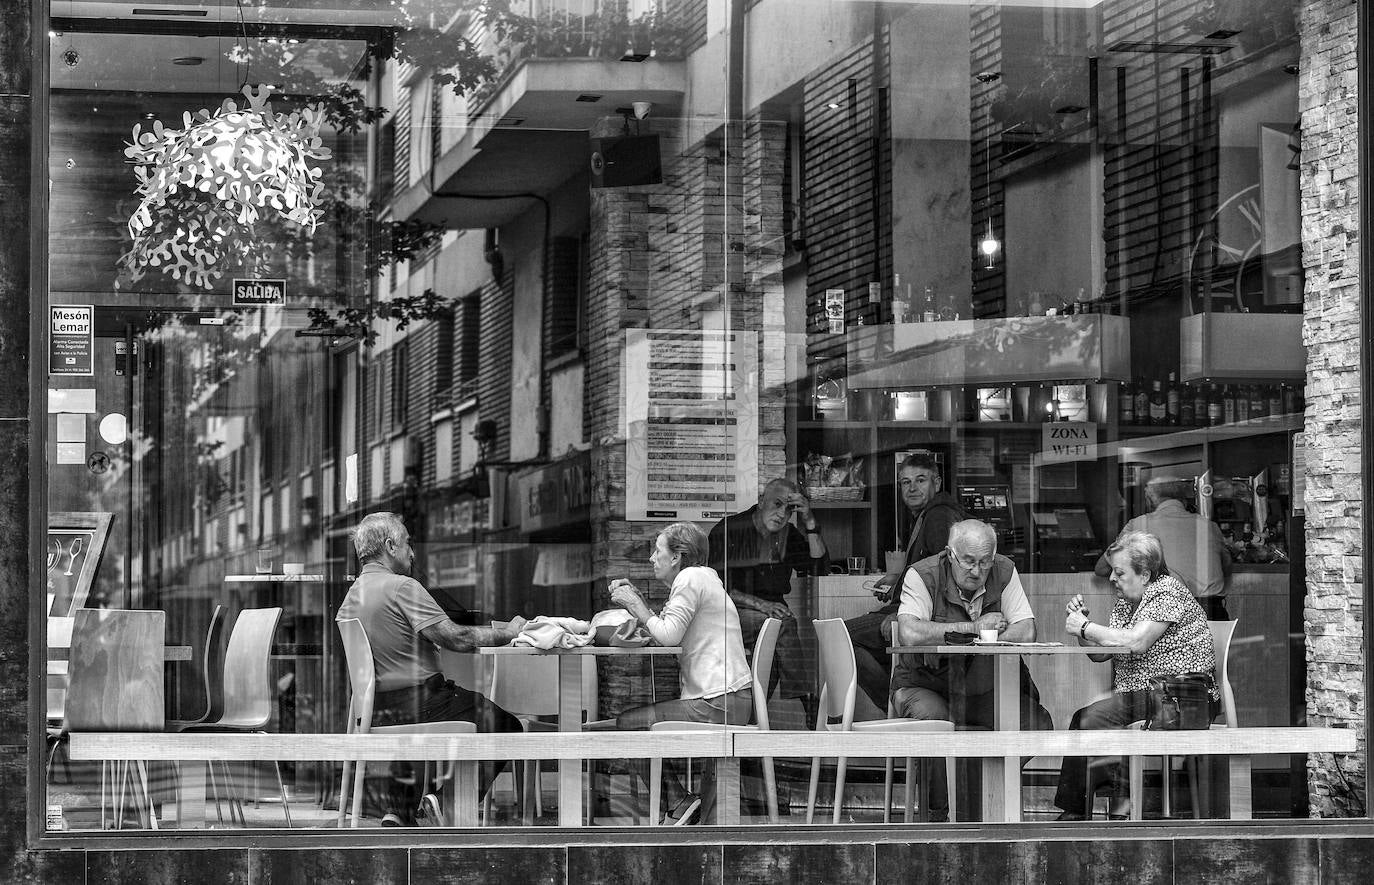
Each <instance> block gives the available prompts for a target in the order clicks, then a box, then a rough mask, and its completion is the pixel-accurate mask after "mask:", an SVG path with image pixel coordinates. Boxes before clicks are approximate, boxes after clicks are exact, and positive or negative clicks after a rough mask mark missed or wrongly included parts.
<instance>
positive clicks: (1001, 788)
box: [887, 642, 1131, 821]
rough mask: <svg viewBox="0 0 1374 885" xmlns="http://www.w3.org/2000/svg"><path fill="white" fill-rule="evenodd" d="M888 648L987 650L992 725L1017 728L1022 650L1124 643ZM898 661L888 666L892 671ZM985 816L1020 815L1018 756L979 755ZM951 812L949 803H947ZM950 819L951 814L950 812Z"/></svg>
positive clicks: (1065, 651) (1120, 649) (1071, 651)
mask: <svg viewBox="0 0 1374 885" xmlns="http://www.w3.org/2000/svg"><path fill="white" fill-rule="evenodd" d="M887 651H888V653H889V654H893V655H901V654H932V655H991V656H992V659H993V670H992V697H993V701H992V727H993V730H995V731H1020V730H1021V703H1020V700H1021V679H1020V673H1019V668H1018V664H1019V663H1020V661H1021V656H1022V655H1085V654H1093V655H1125V654H1130V653H1131V650H1130V649H1129V648H1126V647H1125V646H1103V645H1094V646H1086V647H1085V646H1079V645H1077V644H1074V645H1043V644H1039V643H1013V642H997V643H990V642H989V643H983V642H974V643H972V644H970V645H896V646H892V647H890V648H888V650H887ZM896 671H897V668H896V666H895V665H894V666H893V668H892V672H893V673H894V674H895V673H896ZM982 807H983V820H984V821H1019V820H1020V819H1021V758H1020V757H1019V756H991V757H985V758H984V759H983V795H982ZM950 811H951V813H952V812H953V809H950ZM951 819H952V818H951Z"/></svg>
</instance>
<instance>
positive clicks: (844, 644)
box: [806, 618, 954, 824]
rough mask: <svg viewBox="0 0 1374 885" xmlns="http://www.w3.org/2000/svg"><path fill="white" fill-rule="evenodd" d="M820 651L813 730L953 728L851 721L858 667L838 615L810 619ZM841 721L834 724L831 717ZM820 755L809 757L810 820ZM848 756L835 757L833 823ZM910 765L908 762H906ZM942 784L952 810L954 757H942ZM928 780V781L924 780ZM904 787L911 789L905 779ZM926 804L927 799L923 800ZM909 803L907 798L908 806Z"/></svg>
mask: <svg viewBox="0 0 1374 885" xmlns="http://www.w3.org/2000/svg"><path fill="white" fill-rule="evenodd" d="M812 623H814V624H815V625H816V640H817V644H818V651H819V666H818V669H819V670H820V677H821V696H820V711H819V714H818V715H817V716H816V731H899V732H901V731H905V732H926V733H930V732H946V731H947V732H953V731H954V723H953V722H951V721H949V720H947V719H931V720H921V719H872V720H866V721H862V722H855V721H854V698H855V693H856V692H857V691H858V671H857V668H856V667H855V664H854V645H853V643H852V642H851V640H850V638H849V631H848V629H846V628H845V625H844V621H843V620H841V619H839V618H831V619H826V620H816V621H813V622H812ZM832 718H835V719H839V720H840V721H839V722H838V723H836V724H834V725H832V724H831V723H830V721H829V720H830V719H832ZM821 761H822V760H821V757H819V756H817V757H815V758H813V759H812V760H811V789H810V791H809V793H808V795H807V799H806V822H807V823H808V824H809V823H811V822H812V818H813V817H814V816H815V811H816V794H817V792H818V791H819V788H820V778H821ZM847 761H848V760H847V759H846V758H845V757H843V756H840V757H839V758H837V759H836V760H835V806H834V811H833V813H832V816H831V822H832V823H839V822H840V809H841V807H842V806H843V804H844V779H845V767H846V763H847ZM908 767H909V766H908ZM945 776H946V777H945V788H946V793H947V796H948V802H949V808H950V811H951V812H953V810H954V759H953V758H952V757H951V758H947V759H945ZM927 783H928V781H927ZM907 789H908V790H910V789H911V785H910V782H909V781H908V785H907ZM922 804H923V806H927V805H928V804H929V803H922ZM909 806H910V803H909V802H908V807H909Z"/></svg>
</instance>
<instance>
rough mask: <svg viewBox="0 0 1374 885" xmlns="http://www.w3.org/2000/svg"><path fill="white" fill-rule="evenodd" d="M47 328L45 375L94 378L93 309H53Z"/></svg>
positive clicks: (68, 306) (71, 306) (87, 306)
mask: <svg viewBox="0 0 1374 885" xmlns="http://www.w3.org/2000/svg"><path fill="white" fill-rule="evenodd" d="M49 316H50V325H49V327H48V374H49V375H94V374H95V319H94V318H95V307H94V306H93V305H90V304H63V305H57V306H54V307H53V308H52V310H51V313H50V315H49Z"/></svg>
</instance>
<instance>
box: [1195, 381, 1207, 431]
mask: <svg viewBox="0 0 1374 885" xmlns="http://www.w3.org/2000/svg"><path fill="white" fill-rule="evenodd" d="M1193 426H1194V427H1206V426H1207V385H1205V384H1199V385H1198V386H1196V387H1194V388H1193Z"/></svg>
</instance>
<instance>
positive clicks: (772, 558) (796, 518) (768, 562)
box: [707, 479, 830, 724]
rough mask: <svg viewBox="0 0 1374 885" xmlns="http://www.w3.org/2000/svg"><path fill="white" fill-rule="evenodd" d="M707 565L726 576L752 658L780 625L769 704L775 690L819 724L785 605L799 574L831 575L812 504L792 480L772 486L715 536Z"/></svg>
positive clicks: (723, 522)
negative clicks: (762, 634) (772, 625)
mask: <svg viewBox="0 0 1374 885" xmlns="http://www.w3.org/2000/svg"><path fill="white" fill-rule="evenodd" d="M707 564H708V565H710V566H711V568H713V569H715V570H716V573H717V574H719V575H720V577H721V580H722V581H723V582H724V583H725V590H726V592H728V593H729V594H730V598H731V599H732V600H733V601H734V603H735V608H736V609H737V610H738V611H739V625H740V631H741V633H742V634H743V638H744V647H745V648H746V649H748V650H749V653H750V654H753V650H754V640H756V639H757V638H758V635H759V629H760V628H761V627H762V626H763V622H764V621H765V620H767V619H768V618H778V619H779V620H781V621H782V631H781V632H780V633H779V634H778V644H777V648H776V650H775V651H774V653H773V673H772V677H771V678H770V679H769V685H768V693H769V695H770V696H771V695H772V694H773V689H774V688H775V687H776V688H777V690H778V695H779V697H782V698H796V699H797V700H799V701H800V702H801V705H802V709H803V711H804V713H805V715H806V719H807V722H808V724H814V722H815V718H816V697H815V695H814V694H813V692H812V688H811V686H812V685H813V682H814V679H813V674H811V673H809V672H807V668H806V666H805V660H804V657H803V654H802V645H801V637H800V635H799V634H798V632H797V619H796V617H795V616H793V614H792V609H791V608H790V607H789V606H788V605H787V594H788V593H789V592H790V591H791V589H792V576H793V574H797V575H803V576H807V575H811V576H814V575H823V574H825V573H826V572H828V571H829V570H830V557H829V554H828V553H827V552H826V549H825V541H824V540H823V539H822V538H821V533H820V527H819V526H818V525H817V524H816V517H815V515H814V514H813V513H812V512H811V502H810V501H808V500H807V499H806V496H805V495H803V494H802V493H801V489H799V488H798V487H797V484H796V483H794V482H792V481H791V480H787V479H774V480H771V481H769V482H768V484H767V485H765V486H764V487H763V493H762V494H760V495H759V503H758V504H756V505H754V506H753V507H750V508H749V509H748V510H746V511H744V512H743V513H736V514H734V515H733V516H727V517H725V518H724V519H722V520H721V521H720V522H718V523H716V525H715V527H714V528H712V529H711V535H710V543H709V552H708V554H707Z"/></svg>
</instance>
